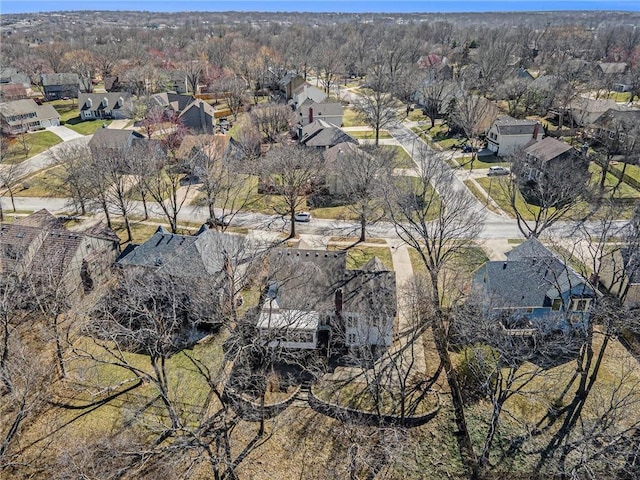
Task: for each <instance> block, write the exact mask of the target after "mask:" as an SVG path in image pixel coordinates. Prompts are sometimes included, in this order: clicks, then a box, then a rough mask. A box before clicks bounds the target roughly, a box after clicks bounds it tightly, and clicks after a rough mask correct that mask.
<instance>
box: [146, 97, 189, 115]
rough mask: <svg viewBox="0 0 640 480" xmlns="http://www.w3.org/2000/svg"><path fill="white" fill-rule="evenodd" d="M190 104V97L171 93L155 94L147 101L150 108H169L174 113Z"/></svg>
mask: <svg viewBox="0 0 640 480" xmlns="http://www.w3.org/2000/svg"><path fill="white" fill-rule="evenodd" d="M191 102H193V97H192V96H191V95H184V94H181V93H173V92H162V93H156V94H155V95H152V96H151V98H150V99H149V103H150V104H151V106H158V107H169V108H171V109H172V110H173V111H175V112H180V111H182V110H183V109H184V108H185V107H186V106H187V105H189V104H190V103H191Z"/></svg>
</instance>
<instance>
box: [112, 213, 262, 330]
mask: <svg viewBox="0 0 640 480" xmlns="http://www.w3.org/2000/svg"><path fill="white" fill-rule="evenodd" d="M253 256H254V255H253V253H252V252H251V251H250V249H249V248H247V243H246V240H245V237H243V236H241V235H234V234H228V233H221V232H216V231H215V230H210V229H208V228H207V227H206V226H205V225H203V226H202V227H201V228H200V229H199V230H198V232H197V233H196V234H195V235H180V234H177V233H169V232H168V231H167V230H166V229H165V228H164V227H162V226H160V227H158V229H157V230H156V231H155V233H154V234H153V235H152V236H151V237H150V238H149V239H148V240H147V241H146V242H144V243H142V244H140V245H136V244H134V245H130V246H128V247H127V248H126V249H125V250H124V251H123V252H122V254H121V255H120V257H119V258H118V259H117V261H116V266H117V267H118V268H121V269H123V270H130V271H136V270H143V271H150V272H156V273H157V274H159V275H161V276H169V277H172V278H173V279H174V280H178V281H180V282H181V283H183V284H186V285H188V286H189V290H190V291H192V292H193V293H194V298H197V295H206V296H209V297H210V296H211V295H214V296H217V297H218V298H219V303H218V305H219V306H221V305H223V304H225V302H235V301H238V299H239V297H238V293H237V292H239V291H240V290H241V289H242V287H243V282H244V280H245V278H246V274H245V273H246V269H247V265H248V263H249V260H250V259H251V258H252V257H253ZM194 308H195V307H194ZM211 321H212V322H213V323H217V322H219V320H217V319H216V318H212V319H211Z"/></svg>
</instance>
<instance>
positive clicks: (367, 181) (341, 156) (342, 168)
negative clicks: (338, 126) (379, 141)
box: [328, 147, 394, 242]
mask: <svg viewBox="0 0 640 480" xmlns="http://www.w3.org/2000/svg"><path fill="white" fill-rule="evenodd" d="M393 160H394V152H393V151H392V150H384V149H383V148H380V147H378V148H366V147H361V148H346V149H345V150H344V151H339V152H338V157H337V159H336V164H335V165H334V166H328V169H330V170H331V171H329V172H328V175H333V176H335V177H336V183H338V184H340V187H341V188H342V189H344V194H345V196H346V199H347V202H348V203H347V208H348V209H349V210H350V211H352V212H353V213H354V214H355V215H357V216H358V222H359V224H360V240H359V241H361V242H364V241H366V229H367V225H371V224H374V223H376V222H377V221H379V220H381V219H382V218H383V216H384V201H383V191H384V188H383V187H384V185H385V184H386V183H387V182H388V178H389V177H390V175H391V172H392V169H393Z"/></svg>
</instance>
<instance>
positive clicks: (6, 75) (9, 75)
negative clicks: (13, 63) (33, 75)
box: [0, 67, 31, 88]
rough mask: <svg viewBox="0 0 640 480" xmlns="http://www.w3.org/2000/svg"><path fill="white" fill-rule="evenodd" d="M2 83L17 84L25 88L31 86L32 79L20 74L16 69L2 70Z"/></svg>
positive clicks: (0, 72)
mask: <svg viewBox="0 0 640 480" xmlns="http://www.w3.org/2000/svg"><path fill="white" fill-rule="evenodd" d="M0 83H17V84H20V85H22V86H23V87H25V88H29V87H30V86H31V79H30V78H29V75H27V74H26V73H18V70H16V69H15V68H10V67H6V68H0Z"/></svg>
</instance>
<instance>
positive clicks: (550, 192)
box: [503, 152, 590, 237]
mask: <svg viewBox="0 0 640 480" xmlns="http://www.w3.org/2000/svg"><path fill="white" fill-rule="evenodd" d="M511 165H512V172H513V175H512V177H510V178H509V179H508V180H507V181H506V182H504V183H503V186H504V187H505V189H506V194H507V195H508V198H509V202H510V206H511V209H512V210H513V212H514V215H515V216H516V221H517V223H518V228H519V229H520V231H521V232H522V234H523V235H525V236H526V237H529V236H534V237H537V236H539V235H540V234H541V233H542V232H543V231H544V230H545V229H547V228H549V227H550V226H551V225H553V224H554V223H556V222H557V221H559V220H561V219H563V218H566V217H567V216H568V215H569V213H570V212H571V210H575V207H576V205H577V204H578V203H579V202H580V201H581V200H582V199H584V198H588V197H589V190H588V180H589V176H590V174H589V171H588V169H587V165H586V160H585V159H584V158H583V157H581V156H580V155H579V154H577V152H573V153H571V154H570V156H569V157H567V158H565V159H564V160H562V161H554V162H539V161H537V160H535V159H533V158H527V157H526V156H525V154H524V153H523V152H520V153H517V154H515V155H514V156H513V157H512V164H511ZM567 172H571V175H566V173H567ZM522 199H524V201H522Z"/></svg>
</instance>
